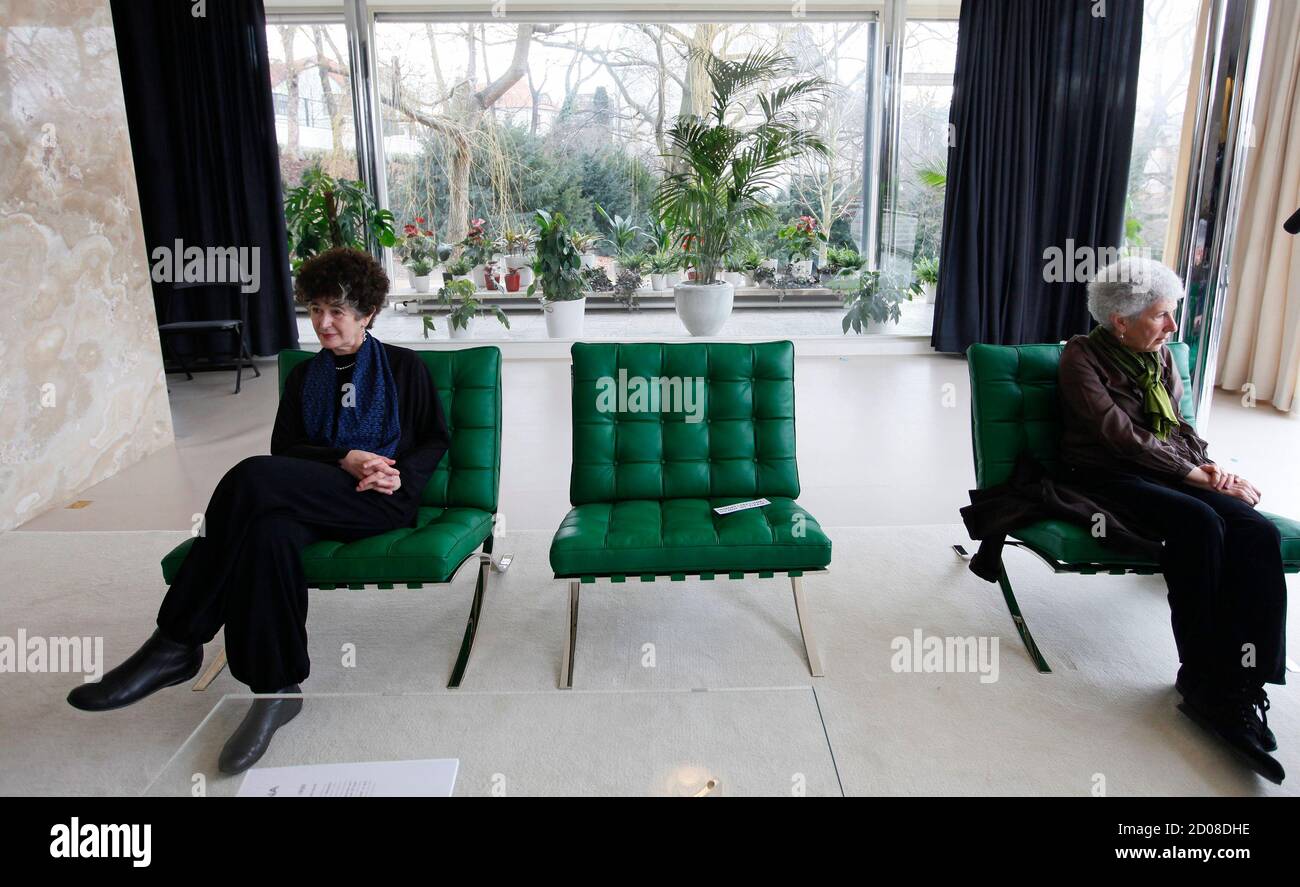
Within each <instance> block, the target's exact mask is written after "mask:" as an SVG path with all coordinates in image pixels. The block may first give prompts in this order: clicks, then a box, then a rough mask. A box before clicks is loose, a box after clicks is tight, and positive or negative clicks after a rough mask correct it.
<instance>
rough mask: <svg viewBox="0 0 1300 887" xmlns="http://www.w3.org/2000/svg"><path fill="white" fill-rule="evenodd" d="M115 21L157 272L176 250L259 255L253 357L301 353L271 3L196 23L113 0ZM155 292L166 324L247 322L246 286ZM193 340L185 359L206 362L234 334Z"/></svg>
mask: <svg viewBox="0 0 1300 887" xmlns="http://www.w3.org/2000/svg"><path fill="white" fill-rule="evenodd" d="M112 9H113V30H114V34H115V36H116V39H117V55H118V62H119V65H120V67H121V69H122V86H123V91H124V93H125V99H126V114H127V123H128V125H129V127H130V131H131V152H132V154H133V155H134V158H135V173H136V182H137V185H138V188H139V192H140V211H141V215H142V221H143V224H144V235H145V242H146V243H147V245H148V248H149V256H150V259H149V266H150V267H151V268H152V267H153V265H154V260H153V258H152V257H153V256H154V250H155V248H157V247H159V246H163V247H167V248H168V250H172V249H173V246H174V243H175V241H176V240H177V239H179V240H181V241H182V242H183V243H184V245H185V246H186V247H191V246H197V247H200V248H204V249H206V248H208V247H223V248H228V247H250V248H251V247H258V248H259V250H260V255H259V259H260V290H259V291H257V292H250V293H248V295H247V303H248V318H247V319H248V326H247V337H248V341H249V347H250V349H251V351H252V352H253V353H254V354H261V355H269V354H276V353H278V352H279V351H280V350H281V349H284V348H296V347H297V345H298V327H297V322H296V320H295V315H294V310H293V299H292V285H291V281H290V275H289V248H288V236H287V234H286V232H285V225H284V211H283V208H282V202H283V201H282V197H281V187H280V162H279V148H278V146H277V143H276V137H275V110H274V107H273V106H272V100H271V76H270V61H269V58H268V56H267V50H266V14H265V11H264V9H263V7H262V0H219V2H210V3H207V4H204V6H203V9H202V11H203V12H204V13H205V14H204V15H203V16H197V17H196V16H195V15H194V12H195V11H196V7H195V6H194V4H193V3H192V2H191V0H112ZM250 255H251V253H250ZM153 287H154V305H155V308H156V309H157V315H158V319H159V322H160V323H165V322H168V321H177V320H212V319H226V318H235V317H238V316H239V307H240V306H239V287H237V286H235V287H232V286H219V285H218V286H197V287H189V288H184V289H179V290H174V289H173V284H172V283H159V282H157V281H155V282H154V285H153ZM184 338H185V339H189V340H190V341H189V342H188V343H187V342H184V341H179V340H178V341H175V342H174V343H172V344H173V347H174V348H175V350H177V351H181V352H188V353H189V354H192V355H193V356H195V357H198V358H203V357H214V356H216V355H218V354H228V353H229V350H230V344H231V343H230V337H229V335H228V334H226V335H220V336H218V335H212V336H186V337H184ZM187 346H188V347H187Z"/></svg>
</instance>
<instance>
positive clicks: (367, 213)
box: [284, 164, 397, 274]
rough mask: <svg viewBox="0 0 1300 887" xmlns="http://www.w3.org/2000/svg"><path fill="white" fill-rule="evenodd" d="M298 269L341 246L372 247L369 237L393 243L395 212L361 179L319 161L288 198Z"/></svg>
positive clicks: (292, 248) (288, 219)
mask: <svg viewBox="0 0 1300 887" xmlns="http://www.w3.org/2000/svg"><path fill="white" fill-rule="evenodd" d="M284 221H285V227H286V228H287V229H288V233H289V250H290V266H291V268H292V270H293V273H295V274H297V273H298V267H299V266H300V265H301V264H302V263H303V262H305V261H306V260H307V259H310V258H311V257H312V256H314V255H316V254H318V253H322V252H324V251H325V250H327V249H332V248H334V247H337V246H350V247H352V248H354V249H360V250H365V249H369V247H370V244H369V242H368V241H371V240H373V241H374V242H375V243H377V244H378V245H379V246H384V247H392V246H395V245H396V243H397V236H396V235H395V234H394V233H393V214H392V213H390V212H389V211H388V210H386V209H376V208H375V202H374V200H372V199H371V197H370V194H369V192H367V191H366V188H365V186H364V185H363V184H361V183H360V182H354V181H351V180H349V179H334V178H333V177H331V176H329V175H328V174H326V173H325V172H324V171H323V170H322V169H321V168H320V165H319V164H317V165H316V166H313V167H312V168H311V169H308V170H307V171H306V172H304V173H303V174H302V184H301V185H299V186H298V187H297V188H292V189H290V190H289V192H288V193H287V194H285V197H284Z"/></svg>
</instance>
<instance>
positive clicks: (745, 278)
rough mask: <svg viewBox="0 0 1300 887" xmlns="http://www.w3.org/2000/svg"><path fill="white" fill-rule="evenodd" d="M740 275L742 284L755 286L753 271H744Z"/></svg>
mask: <svg viewBox="0 0 1300 887" xmlns="http://www.w3.org/2000/svg"><path fill="white" fill-rule="evenodd" d="M740 277H741V285H742V286H757V284H756V283H755V282H754V275H753V273H751V272H749V271H746V272H745V273H743V274H741V275H740Z"/></svg>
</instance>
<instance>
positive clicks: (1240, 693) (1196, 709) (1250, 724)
mask: <svg viewBox="0 0 1300 887" xmlns="http://www.w3.org/2000/svg"><path fill="white" fill-rule="evenodd" d="M1262 693H1263V691H1262V690H1261V689H1258V688H1255V689H1252V688H1249V687H1245V688H1243V687H1236V688H1233V689H1231V690H1228V691H1227V692H1224V693H1221V694H1219V695H1218V698H1217V699H1210V698H1208V694H1207V695H1204V696H1203V695H1201V694H1195V693H1192V694H1187V695H1185V696H1184V697H1183V702H1182V703H1181V704H1180V705H1179V706H1178V710H1179V711H1181V712H1182V713H1183V714H1185V715H1187V716H1188V717H1189V718H1191V719H1192V720H1193V721H1195V722H1196V723H1197V724H1198V725H1200V726H1201V727H1203V728H1204V729H1206V730H1207V731H1209V732H1210V733H1213V734H1214V735H1215V736H1217V737H1219V739H1221V740H1223V742H1225V743H1226V744H1227V745H1228V747H1229V748H1230V749H1231V750H1232V751H1233V753H1234V754H1236V755H1237V757H1238V758H1239V759H1241V761H1242V762H1243V763H1245V764H1246V765H1247V766H1249V767H1250V768H1251V769H1252V770H1254V771H1255V772H1256V773H1258V774H1259V775H1260V776H1263V777H1264V778H1265V779H1267V780H1268V781H1269V782H1272V783H1275V784H1278V785H1280V784H1281V783H1282V780H1284V779H1286V771H1285V770H1283V769H1282V765H1281V764H1280V763H1278V761H1277V760H1276V759H1275V758H1274V757H1273V756H1272V755H1270V754H1269V753H1268V752H1269V750H1268V749H1267V748H1265V746H1264V740H1265V732H1266V731H1267V730H1268V728H1267V726H1266V725H1264V724H1263V723H1261V720H1260V716H1259V713H1258V712H1257V711H1256V709H1257V707H1258V705H1259V698H1258V697H1259V695H1260V694H1262ZM1265 699H1267V697H1265ZM1268 735H1272V734H1271V733H1269V734H1268ZM1275 741H1276V740H1275Z"/></svg>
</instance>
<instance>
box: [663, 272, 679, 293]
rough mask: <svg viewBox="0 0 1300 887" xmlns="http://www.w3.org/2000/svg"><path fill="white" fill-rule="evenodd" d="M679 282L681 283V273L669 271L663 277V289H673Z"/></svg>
mask: <svg viewBox="0 0 1300 887" xmlns="http://www.w3.org/2000/svg"><path fill="white" fill-rule="evenodd" d="M681 282H682V272H680V271H669V272H668V273H667V274H665V275H664V288H665V289H673V288H674V287H676V286H677V284H679V283H681Z"/></svg>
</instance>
